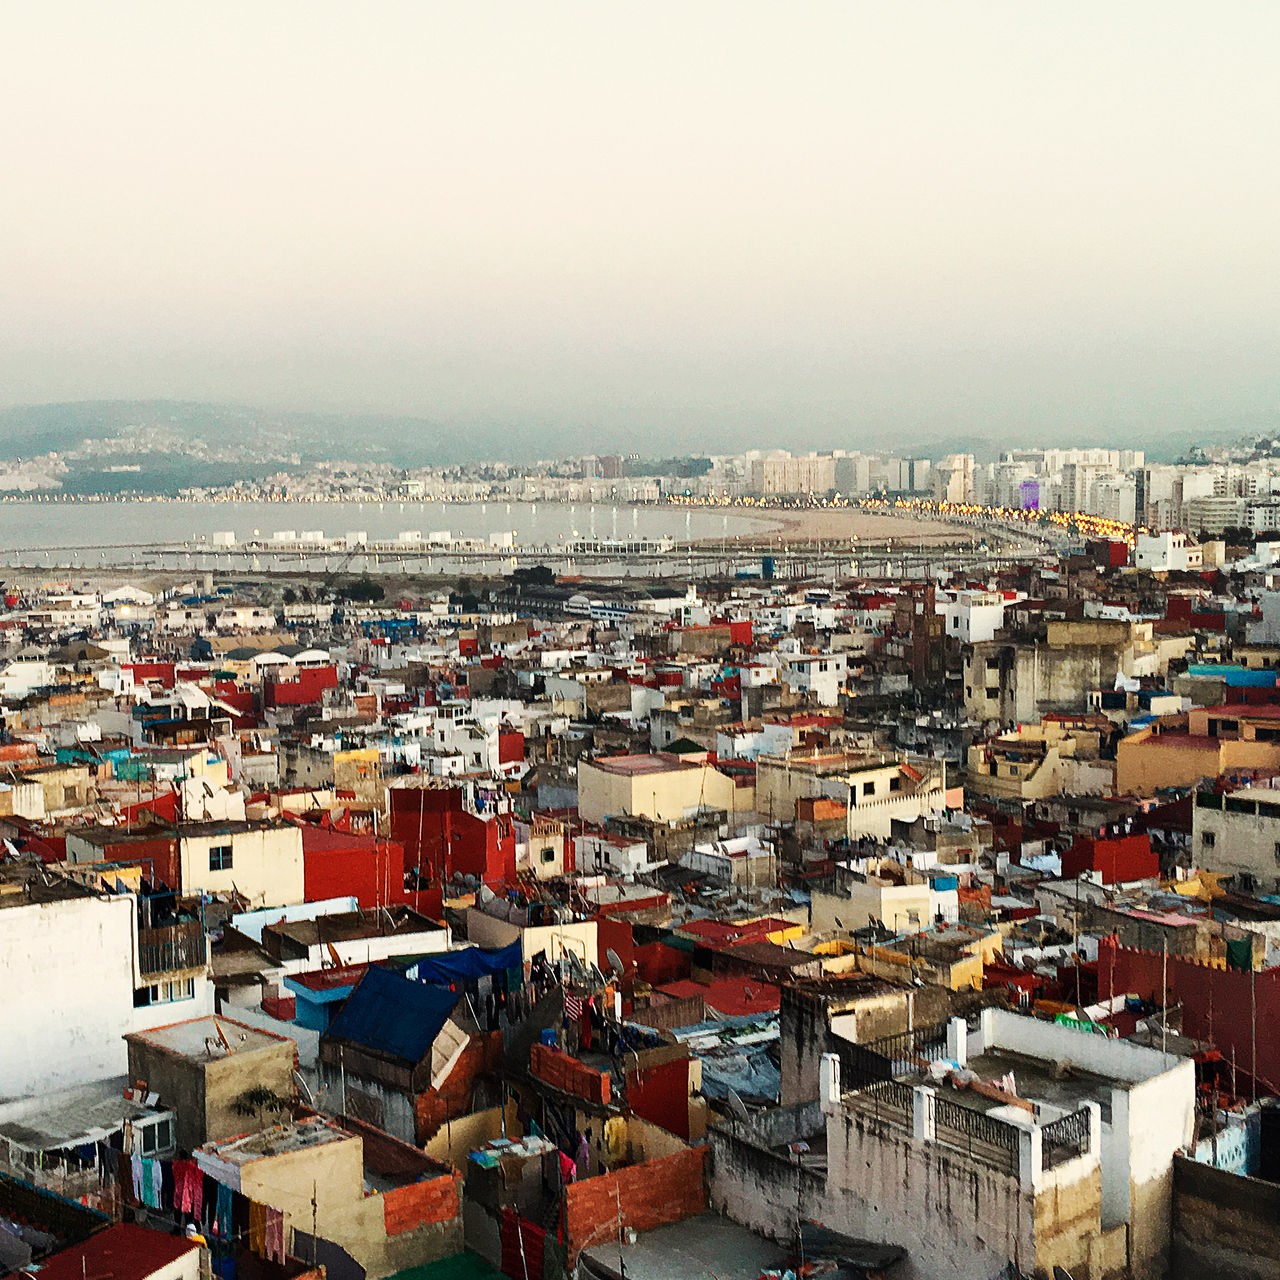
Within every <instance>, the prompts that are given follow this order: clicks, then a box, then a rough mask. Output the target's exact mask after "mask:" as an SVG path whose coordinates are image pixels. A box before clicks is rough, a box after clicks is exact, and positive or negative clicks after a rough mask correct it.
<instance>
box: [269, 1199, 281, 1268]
mask: <svg viewBox="0 0 1280 1280" xmlns="http://www.w3.org/2000/svg"><path fill="white" fill-rule="evenodd" d="M266 1244H267V1260H268V1261H269V1262H276V1263H279V1264H280V1266H284V1261H285V1258H284V1214H283V1213H281V1212H280V1210H279V1209H268V1210H267V1224H266Z"/></svg>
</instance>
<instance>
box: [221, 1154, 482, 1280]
mask: <svg viewBox="0 0 1280 1280" xmlns="http://www.w3.org/2000/svg"><path fill="white" fill-rule="evenodd" d="M446 1183H447V1185H446ZM437 1184H438V1185H437ZM240 1189H241V1191H243V1193H244V1194H245V1195H246V1196H248V1197H249V1198H250V1199H251V1200H255V1201H257V1202H258V1203H259V1204H265V1205H270V1206H271V1207H273V1208H276V1209H280V1210H281V1211H282V1212H283V1213H284V1214H285V1220H286V1226H288V1227H293V1228H295V1229H297V1230H299V1231H310V1229H311V1221H312V1208H311V1199H312V1196H314V1197H315V1200H316V1208H315V1217H316V1229H317V1234H318V1235H319V1236H320V1237H321V1238H322V1239H324V1240H331V1241H332V1242H333V1243H334V1244H336V1245H339V1246H340V1247H341V1248H343V1249H345V1250H346V1251H347V1252H348V1253H349V1254H350V1255H351V1256H352V1257H353V1258H354V1259H355V1260H356V1261H357V1262H358V1263H359V1264H360V1265H361V1266H362V1267H364V1268H365V1270H366V1272H367V1273H368V1276H369V1280H378V1278H379V1277H382V1276H387V1275H392V1274H394V1273H395V1272H397V1271H401V1270H405V1269H407V1268H409V1267H412V1266H420V1265H422V1264H423V1263H426V1262H430V1261H432V1260H434V1259H436V1258H441V1257H447V1256H449V1255H450V1254H453V1253H456V1252H458V1251H459V1250H461V1248H462V1220H461V1216H460V1214H459V1211H458V1209H459V1205H458V1191H457V1182H456V1177H455V1175H453V1174H452V1173H450V1174H446V1175H443V1178H442V1179H431V1180H429V1181H426V1182H424V1183H414V1184H411V1185H409V1186H407V1187H403V1188H397V1189H396V1190H394V1191H391V1192H388V1193H385V1194H382V1195H377V1194H375V1195H365V1191H364V1147H363V1143H362V1142H361V1140H360V1139H359V1138H357V1137H351V1138H347V1139H340V1140H338V1141H334V1142H327V1143H324V1144H322V1145H320V1146H314V1147H308V1148H305V1149H303V1150H301V1151H295V1152H289V1153H286V1154H282V1155H278V1156H269V1157H265V1158H263V1159H260V1160H255V1161H253V1162H251V1163H249V1164H246V1165H245V1166H244V1168H243V1169H242V1171H241V1175H240Z"/></svg>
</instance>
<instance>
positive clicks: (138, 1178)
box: [129, 1156, 146, 1204]
mask: <svg viewBox="0 0 1280 1280" xmlns="http://www.w3.org/2000/svg"><path fill="white" fill-rule="evenodd" d="M129 1166H130V1169H131V1171H132V1173H133V1200H134V1203H135V1204H145V1203H146V1201H145V1200H144V1199H143V1195H142V1157H141V1156H130V1157H129Z"/></svg>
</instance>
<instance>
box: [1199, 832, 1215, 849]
mask: <svg viewBox="0 0 1280 1280" xmlns="http://www.w3.org/2000/svg"><path fill="white" fill-rule="evenodd" d="M1217 842H1218V837H1217V836H1216V835H1214V833H1213V832H1212V831H1205V832H1202V833H1201V835H1200V847H1201V848H1203V849H1212V848H1213V846H1214V845H1215V844H1217Z"/></svg>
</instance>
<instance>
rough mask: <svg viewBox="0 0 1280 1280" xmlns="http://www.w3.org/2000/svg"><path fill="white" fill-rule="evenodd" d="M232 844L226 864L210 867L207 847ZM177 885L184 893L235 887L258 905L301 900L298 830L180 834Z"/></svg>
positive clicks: (300, 842)
mask: <svg viewBox="0 0 1280 1280" xmlns="http://www.w3.org/2000/svg"><path fill="white" fill-rule="evenodd" d="M225 844H229V845H231V860H232V864H231V869H230V870H229V871H210V870H209V850H210V849H211V848H213V847H214V846H215V845H225ZM181 857H182V887H183V890H184V892H186V893H195V892H197V891H199V890H203V891H205V892H207V893H231V892H232V891H238V892H240V893H241V894H243V895H244V896H245V897H246V898H248V899H249V901H250V902H251V903H253V904H254V905H255V906H259V907H276V906H287V905H288V904H290V903H295V902H301V901H303V899H304V898H305V896H306V893H305V890H304V888H303V869H302V832H301V831H299V830H298V828H297V827H295V826H281V827H267V828H263V829H261V830H249V831H236V832H234V833H229V834H227V835H203V834H202V835H198V836H196V835H192V836H183V838H182V844H181Z"/></svg>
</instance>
